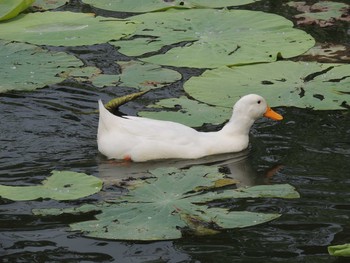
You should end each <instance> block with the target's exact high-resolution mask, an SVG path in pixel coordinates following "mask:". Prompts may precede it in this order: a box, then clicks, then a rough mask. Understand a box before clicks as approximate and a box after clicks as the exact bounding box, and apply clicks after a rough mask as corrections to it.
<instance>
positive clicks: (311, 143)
mask: <svg viewBox="0 0 350 263" xmlns="http://www.w3.org/2000/svg"><path fill="white" fill-rule="evenodd" d="M276 2H278V1H265V3H264V4H259V5H257V6H256V7H254V8H260V9H261V10H266V9H267V10H268V11H273V12H279V13H282V14H283V13H285V12H286V11H284V10H280V9H278V7H276V5H277V4H276ZM73 4H75V5H72V6H69V7H67V8H71V9H74V8H77V9H79V8H81V6H80V5H78V2H76V1H74V2H73ZM84 8H85V7H84ZM345 31H346V30H345ZM345 31H344V32H345ZM323 32H324V33H323V35H324V36H325V38H330V39H331V36H332V35H331V31H323ZM318 33H319V34H321V33H320V32H318ZM344 39H346V36H345V35H343V36H342V37H341V38H338V40H334V41H339V43H340V42H342V41H344ZM66 51H68V52H72V53H74V54H76V55H77V56H79V57H80V58H81V59H83V60H84V61H85V62H86V63H87V64H92V65H98V66H100V67H101V68H104V69H105V70H110V71H112V72H113V71H115V70H118V69H115V68H111V67H110V66H109V65H110V64H112V63H111V62H112V61H114V60H115V58H116V57H117V56H119V54H118V53H117V52H116V51H115V50H114V48H112V47H110V46H109V45H97V46H93V47H85V48H67V49H66ZM108 58H110V59H111V61H108ZM180 71H181V73H183V75H184V78H185V79H186V78H188V77H189V76H191V75H196V74H199V73H200V71H197V70H188V69H187V70H186V69H180ZM182 84H183V82H182V81H180V82H178V83H176V84H174V85H172V86H171V87H166V88H164V89H161V90H157V91H152V92H150V93H148V94H147V95H145V97H143V98H142V99H139V100H137V101H134V102H132V103H129V104H127V105H124V106H122V107H121V108H120V111H121V112H122V113H125V114H136V113H137V111H138V110H140V109H142V108H143V107H144V106H145V105H147V104H149V103H150V102H153V101H154V100H155V99H158V98H163V97H169V96H177V95H180V94H182V91H181V87H182ZM128 92H130V90H129V89H127V88H124V87H118V88H115V87H109V88H105V89H97V88H95V87H93V86H89V85H87V84H83V83H75V82H69V81H66V82H63V83H59V84H57V85H52V86H49V87H45V88H44V89H40V90H37V91H35V92H26V93H23V92H9V93H5V94H1V95H0V118H1V124H0V139H1V152H0V183H1V184H11V185H13V184H20V185H30V184H38V183H40V182H41V181H42V180H43V179H44V178H45V177H46V176H47V175H48V174H49V172H50V171H51V170H54V169H58V170H73V171H78V172H84V173H87V174H92V175H95V176H98V177H101V178H104V179H106V180H107V181H108V178H111V175H110V174H111V173H113V175H114V176H118V177H119V176H120V177H123V176H129V175H130V174H142V172H143V171H146V170H148V169H152V168H154V167H158V166H173V165H176V166H180V167H181V166H188V165H189V164H188V163H187V162H181V161H179V162H175V163H174V162H172V163H168V162H163V163H150V164H131V165H130V166H128V167H116V166H111V165H110V164H108V163H107V162H106V160H105V159H104V158H103V157H101V156H100V155H99V154H98V152H97V146H96V129H97V121H98V116H97V115H96V114H82V113H81V111H86V112H88V111H91V110H93V109H96V108H97V100H98V99H99V98H103V99H105V100H106V101H107V100H108V99H110V98H112V97H115V96H120V95H123V94H125V93H128ZM277 110H278V111H279V112H281V113H282V114H283V115H284V116H285V119H284V121H282V122H279V123H277V122H272V121H268V120H260V121H258V122H257V123H256V124H255V125H254V126H253V129H252V135H251V144H252V149H251V151H250V153H249V155H248V156H247V158H245V159H243V160H239V161H237V159H235V158H233V159H229V160H227V161H226V162H225V164H223V167H225V169H226V170H227V171H229V170H230V171H231V172H232V173H233V174H234V175H236V176H241V178H242V177H243V178H245V181H244V183H245V184H247V185H251V184H278V183H289V184H291V185H293V186H295V187H296V188H297V190H298V192H299V193H300V195H301V198H300V199H293V200H280V199H262V200H254V201H250V202H247V201H240V202H236V201H234V200H229V201H225V202H224V203H222V204H220V205H222V206H226V207H229V208H235V209H236V208H238V209H247V210H249V211H256V212H278V213H281V214H283V216H282V217H281V218H279V219H277V220H275V221H272V222H269V223H267V224H263V225H258V226H254V227H249V228H245V229H239V230H228V231H224V232H222V233H220V234H217V235H213V236H206V237H197V236H192V235H187V236H186V237H185V238H183V239H180V240H176V241H163V242H119V241H108V240H98V239H92V238H86V237H84V236H82V235H81V234H78V233H75V232H69V227H68V224H69V223H72V222H75V221H78V220H79V221H80V220H84V219H85V220H86V219H90V217H89V216H87V217H86V218H85V217H81V218H77V217H69V216H65V217H59V218H55V217H53V218H41V217H36V216H34V215H32V213H31V210H32V209H33V208H43V207H63V206H65V205H68V204H78V202H57V201H50V200H42V201H28V202H12V201H8V200H6V199H0V262H317V263H318V262H346V261H345V260H341V259H336V258H333V257H330V256H329V255H328V253H327V246H329V245H331V244H341V243H346V242H350V224H349V222H350V221H349V218H350V191H349V190H350V177H349V170H350V162H349V160H350V159H349V157H350V147H349V146H350V118H349V111H348V110H344V111H312V110H305V109H296V108H279V109H277ZM207 128H208V129H213V128H215V127H207ZM215 161H216V160H212V159H206V160H203V162H206V163H208V165H209V163H212V162H215ZM272 174H274V176H271V175H272ZM112 190H113V189H112ZM116 190H117V189H116ZM105 191H111V190H107V189H105ZM98 198H99V196H98V195H94V196H92V197H88V198H85V199H82V200H80V201H79V202H80V203H85V202H93V201H95V200H97V199H98Z"/></svg>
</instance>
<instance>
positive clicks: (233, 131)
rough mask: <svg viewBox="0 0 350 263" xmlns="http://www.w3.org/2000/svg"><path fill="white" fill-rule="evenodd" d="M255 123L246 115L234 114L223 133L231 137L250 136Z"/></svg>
mask: <svg viewBox="0 0 350 263" xmlns="http://www.w3.org/2000/svg"><path fill="white" fill-rule="evenodd" d="M254 121H255V120H254V119H252V118H249V117H248V116H247V115H245V114H239V113H233V114H232V117H231V119H230V120H229V122H228V123H226V125H225V126H224V127H223V128H222V130H221V132H223V133H225V134H227V135H231V136H237V135H248V134H249V130H250V128H251V127H252V125H253V123H254Z"/></svg>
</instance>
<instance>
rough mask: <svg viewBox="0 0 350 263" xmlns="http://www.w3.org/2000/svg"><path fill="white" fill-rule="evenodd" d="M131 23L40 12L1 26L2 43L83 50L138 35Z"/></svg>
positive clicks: (20, 16)
mask: <svg viewBox="0 0 350 263" xmlns="http://www.w3.org/2000/svg"><path fill="white" fill-rule="evenodd" d="M135 28H136V25H135V23H134V22H132V21H130V20H121V19H116V18H106V17H95V15H94V14H86V13H73V12H38V13H30V14H26V15H19V16H18V17H17V18H16V19H14V20H11V21H9V22H7V23H0V39H6V40H11V41H13V40H15V41H22V42H28V43H32V44H38V45H52V46H80V45H93V44H98V43H105V42H107V41H110V40H116V39H120V38H122V37H125V36H128V35H130V34H132V33H133V32H134V31H135Z"/></svg>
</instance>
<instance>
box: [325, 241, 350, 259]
mask: <svg viewBox="0 0 350 263" xmlns="http://www.w3.org/2000/svg"><path fill="white" fill-rule="evenodd" d="M328 253H329V254H330V255H332V256H337V257H350V244H343V245H337V246H329V247H328Z"/></svg>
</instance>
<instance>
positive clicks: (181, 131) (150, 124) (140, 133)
mask: <svg viewBox="0 0 350 263" xmlns="http://www.w3.org/2000/svg"><path fill="white" fill-rule="evenodd" d="M99 110H100V121H99V126H100V127H99V128H101V129H105V130H106V131H110V132H113V133H114V134H118V133H120V134H123V135H126V134H129V135H130V136H135V137H141V138H144V139H147V140H156V141H163V142H165V141H172V140H175V139H176V142H177V143H186V142H187V141H188V140H193V139H195V138H196V136H197V134H198V132H197V131H196V130H195V129H192V128H190V127H188V126H185V125H183V124H180V123H176V122H171V121H162V120H154V119H149V118H143V117H135V116H126V117H118V116H115V115H113V114H112V113H110V112H109V111H108V110H107V109H106V108H105V107H104V106H103V104H102V102H101V101H99Z"/></svg>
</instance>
